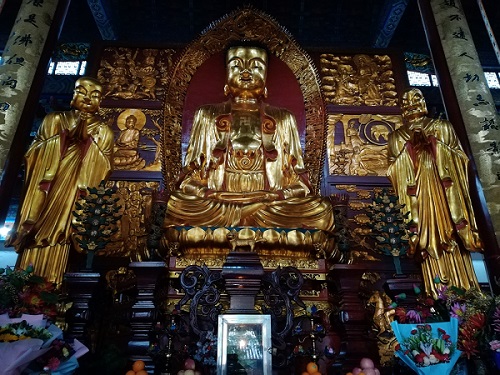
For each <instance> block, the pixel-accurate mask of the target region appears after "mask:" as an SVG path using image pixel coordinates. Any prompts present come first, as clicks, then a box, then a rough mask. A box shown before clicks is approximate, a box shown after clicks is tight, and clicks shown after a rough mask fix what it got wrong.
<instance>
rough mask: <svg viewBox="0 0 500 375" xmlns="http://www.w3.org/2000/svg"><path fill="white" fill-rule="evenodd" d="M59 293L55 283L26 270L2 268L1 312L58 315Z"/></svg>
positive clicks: (29, 268)
mask: <svg viewBox="0 0 500 375" xmlns="http://www.w3.org/2000/svg"><path fill="white" fill-rule="evenodd" d="M57 301H58V294H57V293H56V291H55V285H54V284H53V283H50V282H48V281H47V280H46V279H45V278H43V277H41V276H38V275H35V274H34V273H33V267H32V266H29V267H28V268H27V269H26V270H22V269H12V268H10V267H7V268H0V314H5V313H7V314H9V316H10V317H18V316H21V315H22V314H44V315H45V316H47V317H49V318H53V317H55V316H56V315H57V308H56V307H57Z"/></svg>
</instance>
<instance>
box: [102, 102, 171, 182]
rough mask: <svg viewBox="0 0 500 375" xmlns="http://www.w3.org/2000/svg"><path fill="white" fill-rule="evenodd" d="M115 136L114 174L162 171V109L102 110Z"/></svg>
mask: <svg viewBox="0 0 500 375" xmlns="http://www.w3.org/2000/svg"><path fill="white" fill-rule="evenodd" d="M100 113H101V115H102V116H103V117H104V119H105V120H106V121H107V123H108V125H109V126H110V127H111V129H112V130H113V132H114V134H115V147H114V156H113V162H114V170H115V171H152V172H160V171H161V147H160V135H161V130H162V129H161V127H162V126H163V121H164V120H163V119H164V117H163V114H162V111H161V110H154V109H144V108H143V109H140V108H101V109H100Z"/></svg>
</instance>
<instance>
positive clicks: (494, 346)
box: [490, 340, 500, 352]
mask: <svg viewBox="0 0 500 375" xmlns="http://www.w3.org/2000/svg"><path fill="white" fill-rule="evenodd" d="M490 349H491V350H494V351H496V352H500V341H498V340H493V341H490Z"/></svg>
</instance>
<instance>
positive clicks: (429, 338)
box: [401, 324, 455, 366]
mask: <svg viewBox="0 0 500 375" xmlns="http://www.w3.org/2000/svg"><path fill="white" fill-rule="evenodd" d="M410 333H411V336H409V337H407V338H406V339H405V340H404V341H403V343H402V344H401V345H403V346H404V347H405V348H406V350H405V354H407V355H409V356H411V358H412V359H413V361H414V362H415V363H416V364H417V366H430V365H434V364H437V363H441V362H450V358H451V355H452V354H453V352H454V351H455V344H454V343H453V342H452V341H451V336H450V335H449V334H447V333H446V331H445V330H444V329H442V328H439V327H438V328H437V336H434V335H433V332H432V327H431V325H430V324H419V325H417V327H416V328H415V329H412V330H411V332H410Z"/></svg>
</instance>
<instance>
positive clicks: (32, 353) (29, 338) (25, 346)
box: [0, 314, 88, 375]
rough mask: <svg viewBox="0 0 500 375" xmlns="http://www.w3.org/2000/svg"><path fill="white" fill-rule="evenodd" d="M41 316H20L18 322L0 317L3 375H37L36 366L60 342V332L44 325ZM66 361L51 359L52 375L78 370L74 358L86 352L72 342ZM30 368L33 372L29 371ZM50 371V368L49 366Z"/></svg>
mask: <svg viewBox="0 0 500 375" xmlns="http://www.w3.org/2000/svg"><path fill="white" fill-rule="evenodd" d="M46 325H47V322H46V320H45V319H44V317H43V314H39V315H28V314H24V315H22V316H21V317H20V318H9V316H8V315H7V314H2V315H0V341H1V342H0V364H1V366H2V370H1V371H2V374H3V375H19V374H21V373H23V374H33V375H35V374H39V373H40V370H38V369H37V367H43V365H39V366H37V365H36V362H37V361H38V360H40V358H42V356H44V355H45V354H50V353H51V350H52V349H53V346H54V345H53V344H54V342H55V341H56V340H61V339H62V331H61V330H60V329H59V328H58V327H56V326H55V325H53V324H50V325H48V327H47V328H45V326H46ZM71 347H72V350H71V353H68V355H67V358H66V359H61V360H59V359H58V358H51V359H52V360H53V361H57V363H52V365H53V367H54V371H52V374H53V375H68V374H72V373H73V372H74V371H75V370H76V368H78V360H77V359H78V358H79V357H81V356H82V355H83V354H85V353H86V352H88V349H87V348H86V347H85V346H84V345H83V344H81V343H80V342H78V341H77V340H75V342H74V343H73V344H72V345H71ZM32 367H33V368H32ZM49 367H50V366H49Z"/></svg>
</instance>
